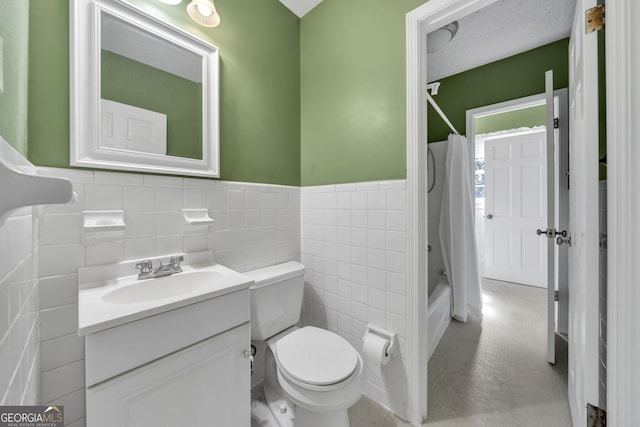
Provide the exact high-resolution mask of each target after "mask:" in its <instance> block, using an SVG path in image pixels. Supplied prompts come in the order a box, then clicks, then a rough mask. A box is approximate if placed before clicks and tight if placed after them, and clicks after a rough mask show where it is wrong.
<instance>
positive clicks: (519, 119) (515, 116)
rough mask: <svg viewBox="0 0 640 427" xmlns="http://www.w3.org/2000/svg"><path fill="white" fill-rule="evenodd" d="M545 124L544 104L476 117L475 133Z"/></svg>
mask: <svg viewBox="0 0 640 427" xmlns="http://www.w3.org/2000/svg"><path fill="white" fill-rule="evenodd" d="M546 124H547V108H546V106H544V105H537V106H535V107H529V108H522V109H520V110H515V111H508V112H506V113H498V114H492V115H490V116H484V117H478V118H477V119H476V123H475V125H476V126H475V128H476V135H480V134H483V133H489V132H497V131H499V130H508V129H517V128H521V127H535V126H545V125H546Z"/></svg>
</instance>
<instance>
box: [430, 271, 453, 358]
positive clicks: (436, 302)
mask: <svg viewBox="0 0 640 427" xmlns="http://www.w3.org/2000/svg"><path fill="white" fill-rule="evenodd" d="M450 322H451V286H449V282H448V280H447V278H446V277H444V276H440V275H436V274H429V310H428V329H429V359H431V355H432V354H433V352H434V350H435V349H436V347H437V346H438V343H439V342H440V339H441V338H442V336H443V335H444V331H446V329H447V326H449V323H450Z"/></svg>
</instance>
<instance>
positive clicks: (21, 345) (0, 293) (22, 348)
mask: <svg viewBox="0 0 640 427" xmlns="http://www.w3.org/2000/svg"><path fill="white" fill-rule="evenodd" d="M0 159H1V160H2V161H3V162H4V163H5V164H7V165H10V166H15V167H16V168H17V169H18V170H21V171H23V172H25V173H30V174H35V168H34V167H33V165H31V164H30V163H29V162H27V161H26V160H25V159H24V157H23V156H21V155H20V154H19V153H18V152H17V151H15V149H14V148H13V147H11V146H10V145H9V144H8V143H7V142H6V141H5V140H4V139H3V138H2V137H0ZM34 211H35V210H34V208H31V207H28V208H21V209H17V210H15V211H13V212H12V213H11V214H10V215H9V217H8V218H7V219H6V220H5V222H4V224H2V225H0V302H1V305H0V405H33V404H37V403H38V402H39V400H40V398H39V396H40V375H39V370H40V360H39V350H38V346H39V342H40V338H39V337H40V331H39V328H38V323H39V321H38V317H39V313H38V265H37V264H38V262H37V260H38V236H37V233H35V232H34V230H36V229H37V221H38V220H37V215H35V214H34Z"/></svg>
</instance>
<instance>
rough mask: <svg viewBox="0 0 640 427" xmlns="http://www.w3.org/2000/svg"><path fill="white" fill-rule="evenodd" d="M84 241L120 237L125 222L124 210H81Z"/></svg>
mask: <svg viewBox="0 0 640 427" xmlns="http://www.w3.org/2000/svg"><path fill="white" fill-rule="evenodd" d="M82 216H83V227H82V228H83V231H84V240H85V243H91V242H97V241H105V240H116V239H119V238H122V236H123V235H124V229H125V228H126V224H125V221H124V211H83V212H82Z"/></svg>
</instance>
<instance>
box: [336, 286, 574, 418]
mask: <svg viewBox="0 0 640 427" xmlns="http://www.w3.org/2000/svg"><path fill="white" fill-rule="evenodd" d="M546 292H547V291H546V289H540V288H534V287H529V286H524V285H517V284H512V283H507V282H499V281H495V280H490V279H483V296H484V307H485V308H484V316H483V318H482V320H469V321H468V322H467V323H460V322H457V321H455V320H454V321H452V322H451V324H450V326H449V328H448V329H447V331H446V332H445V334H444V336H443V338H442V340H441V341H440V344H439V345H438V347H437V349H436V350H435V352H434V354H433V356H432V357H431V360H430V361H429V362H428V363H429V392H428V401H429V416H428V418H427V421H426V423H424V424H423V425H426V426H434V427H436V426H437V427H467V426H470V427H475V426H478V427H484V426H487V427H489V426H491V427H502V426H505V427H511V426H514V427H534V426H541V427H543V426H544V427H569V426H571V416H570V412H569V402H568V398H567V366H566V359H567V354H566V342H565V341H564V340H562V339H561V338H557V339H556V343H557V347H558V351H557V359H558V360H557V362H556V364H555V365H551V364H549V363H547V361H546ZM349 416H350V419H351V427H400V426H403V427H404V426H409V425H410V424H407V423H405V422H403V421H402V420H400V419H398V418H396V417H393V416H392V415H390V414H389V413H388V412H387V411H385V410H384V409H383V408H381V407H380V406H378V405H377V404H376V403H374V402H373V401H371V400H369V399H367V398H366V397H365V398H363V399H362V400H361V401H360V402H358V403H357V404H356V405H355V406H354V407H353V408H351V410H350V412H349Z"/></svg>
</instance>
